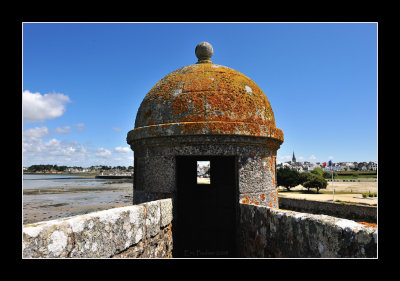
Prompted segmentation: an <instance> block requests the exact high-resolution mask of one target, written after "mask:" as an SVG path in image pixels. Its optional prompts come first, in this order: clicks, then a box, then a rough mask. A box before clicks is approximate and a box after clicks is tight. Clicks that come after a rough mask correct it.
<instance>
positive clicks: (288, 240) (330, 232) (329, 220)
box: [239, 204, 378, 258]
mask: <svg viewBox="0 0 400 281" xmlns="http://www.w3.org/2000/svg"><path fill="white" fill-rule="evenodd" d="M377 233H378V231H377V229H375V228H374V227H370V226H365V225H363V224H360V223H357V222H355V221H352V220H347V219H341V218H335V217H331V216H327V215H315V214H307V213H299V212H294V211H285V210H280V209H273V208H268V207H264V206H255V205H250V204H240V231H239V256H241V257H247V258H376V257H377Z"/></svg>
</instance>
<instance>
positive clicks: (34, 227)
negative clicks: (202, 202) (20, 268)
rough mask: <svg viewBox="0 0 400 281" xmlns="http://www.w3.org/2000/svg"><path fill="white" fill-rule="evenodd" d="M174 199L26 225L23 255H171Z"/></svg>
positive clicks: (26, 256)
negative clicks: (172, 200)
mask: <svg viewBox="0 0 400 281" xmlns="http://www.w3.org/2000/svg"><path fill="white" fill-rule="evenodd" d="M171 226H172V202H171V199H165V200H158V201H152V202H147V203H144V204H140V205H133V206H128V207H121V208H114V209H109V210H105V211H100V212H93V213H89V214H86V215H78V216H74V217H69V218H63V219H57V220H52V221H44V222H39V223H35V224H31V225H25V226H24V227H23V234H22V235H23V241H22V255H23V257H24V258H112V257H114V258H123V257H134V258H139V257H145V258H151V257H161V258H166V257H172V242H173V241H172V231H171Z"/></svg>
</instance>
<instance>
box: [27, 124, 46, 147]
mask: <svg viewBox="0 0 400 281" xmlns="http://www.w3.org/2000/svg"><path fill="white" fill-rule="evenodd" d="M48 135H49V129H48V128H47V127H45V126H43V127H35V128H31V129H27V130H25V131H24V132H23V134H22V139H23V143H22V149H23V150H22V151H23V152H39V151H41V145H42V139H43V138H44V137H47V136H48Z"/></svg>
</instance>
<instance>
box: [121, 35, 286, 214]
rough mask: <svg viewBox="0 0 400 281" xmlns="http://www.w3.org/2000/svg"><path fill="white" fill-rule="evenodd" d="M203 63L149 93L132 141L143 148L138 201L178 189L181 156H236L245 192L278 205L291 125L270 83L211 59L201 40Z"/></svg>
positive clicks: (138, 159)
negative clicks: (278, 168) (281, 160)
mask: <svg viewBox="0 0 400 281" xmlns="http://www.w3.org/2000/svg"><path fill="white" fill-rule="evenodd" d="M195 54H196V56H197V58H198V61H197V63H195V64H192V65H187V66H184V67H181V68H179V69H177V70H176V71H173V72H172V73H170V74H168V75H166V76H165V77H164V78H162V79H161V80H160V81H159V82H158V83H157V84H155V85H154V87H153V88H152V89H151V90H150V91H149V92H148V93H147V95H146V96H145V97H144V99H143V101H142V103H141V105H140V107H139V110H138V112H137V116H136V121H135V128H134V129H133V130H131V131H130V132H129V133H128V135H127V142H128V144H130V146H131V148H132V150H134V152H135V158H134V159H135V160H134V169H135V171H134V202H135V203H140V202H144V201H148V200H153V199H161V198H169V197H174V194H176V192H177V178H176V176H177V174H176V157H177V156H195V155H197V156H202V155H203V156H228V155H229V156H235V157H236V160H237V161H236V162H237V163H236V164H237V166H236V170H237V173H238V189H239V190H238V191H239V192H238V194H239V197H240V200H242V201H243V200H244V201H247V200H248V201H249V202H258V203H259V204H261V205H266V206H274V207H278V198H277V197H278V194H277V189H276V177H275V159H276V151H277V149H278V148H279V147H280V145H281V144H282V142H283V133H282V131H281V130H280V129H278V128H277V127H276V126H275V119H274V113H273V111H272V108H271V105H270V103H269V101H268V99H267V97H266V96H265V94H264V93H263V91H262V90H261V89H260V88H259V87H258V86H257V84H256V83H254V82H253V81H252V80H251V79H250V78H248V77H247V76H245V75H244V74H242V73H240V72H238V71H236V70H233V69H231V68H229V67H226V66H222V65H217V64H214V63H213V62H212V61H211V56H212V54H213V47H212V46H211V45H210V44H209V43H207V42H201V43H199V44H198V45H197V47H196V49H195Z"/></svg>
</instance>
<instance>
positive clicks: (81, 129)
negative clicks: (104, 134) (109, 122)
mask: <svg viewBox="0 0 400 281" xmlns="http://www.w3.org/2000/svg"><path fill="white" fill-rule="evenodd" d="M74 126H75V127H76V129H77V130H78V131H83V130H85V124H83V123H78V124H74Z"/></svg>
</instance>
